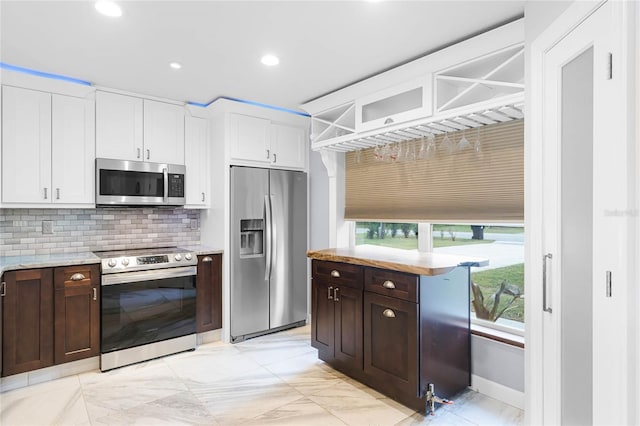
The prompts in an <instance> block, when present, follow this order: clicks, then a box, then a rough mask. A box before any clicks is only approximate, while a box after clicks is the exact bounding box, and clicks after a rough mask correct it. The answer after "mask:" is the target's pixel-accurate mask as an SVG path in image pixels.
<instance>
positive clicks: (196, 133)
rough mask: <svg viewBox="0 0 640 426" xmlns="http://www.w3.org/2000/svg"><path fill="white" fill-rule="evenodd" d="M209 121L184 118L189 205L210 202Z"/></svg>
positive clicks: (204, 204) (203, 204) (201, 204)
mask: <svg viewBox="0 0 640 426" xmlns="http://www.w3.org/2000/svg"><path fill="white" fill-rule="evenodd" d="M207 127H208V122H207V120H205V119H203V118H196V117H185V119H184V133H185V135H184V150H185V153H184V161H185V166H186V167H187V176H186V182H185V184H186V187H187V188H186V198H187V205H189V206H207V205H208V204H209V190H208V188H209V167H208V159H209V155H208V152H209V143H208V138H207V135H208V132H207Z"/></svg>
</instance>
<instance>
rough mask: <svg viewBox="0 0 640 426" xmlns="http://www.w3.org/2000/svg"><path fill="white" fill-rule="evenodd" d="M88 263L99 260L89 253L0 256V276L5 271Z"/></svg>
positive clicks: (98, 261)
mask: <svg viewBox="0 0 640 426" xmlns="http://www.w3.org/2000/svg"><path fill="white" fill-rule="evenodd" d="M90 263H100V258H99V257H98V256H96V255H95V254H93V253H91V252H90V251H86V252H82V253H56V254H35V255H26V256H0V275H1V274H3V273H4V272H6V271H13V270H16V269H31V268H48V267H55V266H71V265H87V264H90Z"/></svg>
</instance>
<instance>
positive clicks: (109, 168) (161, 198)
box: [96, 158, 186, 206]
mask: <svg viewBox="0 0 640 426" xmlns="http://www.w3.org/2000/svg"><path fill="white" fill-rule="evenodd" d="M185 172H186V168H185V166H181V165H177V164H161V163H148V162H143V161H127V160H113V159H107V158H96V205H102V206H116V205H120V206H145V205H147V206H148V205H151V206H183V205H184V204H185V196H184V191H185V187H184V183H185Z"/></svg>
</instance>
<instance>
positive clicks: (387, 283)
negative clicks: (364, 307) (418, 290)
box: [382, 280, 396, 290]
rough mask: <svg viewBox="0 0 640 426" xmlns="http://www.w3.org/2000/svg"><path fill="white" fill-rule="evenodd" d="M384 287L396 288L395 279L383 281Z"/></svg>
mask: <svg viewBox="0 0 640 426" xmlns="http://www.w3.org/2000/svg"><path fill="white" fill-rule="evenodd" d="M382 287H384V288H388V289H390V290H393V289H394V288H396V285H395V284H394V283H393V281H389V280H387V281H385V282H383V283H382Z"/></svg>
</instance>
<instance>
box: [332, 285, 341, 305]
mask: <svg viewBox="0 0 640 426" xmlns="http://www.w3.org/2000/svg"><path fill="white" fill-rule="evenodd" d="M339 291H340V289H339V288H338V287H336V288H335V289H334V290H333V301H334V302H339V301H340V299H339V298H338V292H339Z"/></svg>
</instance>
